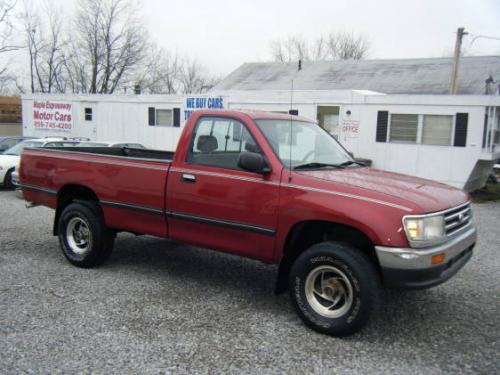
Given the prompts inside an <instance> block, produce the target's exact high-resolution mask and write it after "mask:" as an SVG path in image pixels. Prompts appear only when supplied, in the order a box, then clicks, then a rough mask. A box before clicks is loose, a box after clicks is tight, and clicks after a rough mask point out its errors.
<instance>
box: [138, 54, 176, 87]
mask: <svg viewBox="0 0 500 375" xmlns="http://www.w3.org/2000/svg"><path fill="white" fill-rule="evenodd" d="M143 65H144V66H143V68H142V69H141V71H140V72H139V73H138V75H137V78H136V80H135V82H136V84H137V85H139V86H140V87H141V89H142V90H143V91H144V92H147V93H149V94H175V93H177V91H178V90H179V86H180V82H179V79H180V75H181V69H182V60H181V59H180V58H179V56H178V55H177V54H169V53H168V52H167V51H166V50H164V49H161V48H158V47H157V46H155V45H152V46H151V47H150V50H149V52H148V55H147V57H146V59H145V63H144V64H143Z"/></svg>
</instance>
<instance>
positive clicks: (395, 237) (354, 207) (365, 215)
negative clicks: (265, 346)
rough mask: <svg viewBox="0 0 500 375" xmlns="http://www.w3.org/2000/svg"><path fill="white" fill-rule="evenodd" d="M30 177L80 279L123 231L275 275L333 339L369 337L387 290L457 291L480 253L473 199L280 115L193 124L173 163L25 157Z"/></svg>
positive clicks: (105, 153)
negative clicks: (374, 161) (363, 156)
mask: <svg viewBox="0 0 500 375" xmlns="http://www.w3.org/2000/svg"><path fill="white" fill-rule="evenodd" d="M430 167H431V166H430ZM19 177H20V182H21V187H22V191H23V195H24V198H25V199H26V200H27V201H29V202H32V203H33V204H41V205H45V206H48V207H51V208H53V209H55V210H56V211H55V221H54V235H58V236H59V240H60V245H61V248H62V251H63V253H64V255H65V256H66V258H67V259H68V260H69V261H70V262H71V263H73V264H74V265H76V266H79V267H93V266H97V265H99V264H101V263H102V262H104V261H105V260H106V259H107V258H108V256H109V255H110V253H111V250H112V248H113V241H114V238H115V236H116V233H117V232H120V231H128V232H132V233H136V234H148V235H154V236H159V237H165V238H171V239H174V240H176V241H182V242H185V243H189V244H193V245H196V246H201V247H205V248H210V249H215V250H220V251H225V252H230V253H234V254H238V255H242V256H246V257H251V258H255V259H259V260H261V261H263V262H266V263H276V264H279V271H278V276H277V284H276V291H277V292H281V291H284V290H286V289H287V288H288V290H289V292H290V296H291V300H292V303H293V305H294V306H295V308H296V310H297V312H298V314H299V316H300V317H301V318H302V320H303V321H304V322H305V324H307V325H308V326H310V327H312V328H313V329H315V330H317V331H320V332H323V333H327V334H330V335H335V336H342V335H348V334H351V333H353V332H356V331H358V330H359V329H360V328H361V327H363V325H364V324H365V323H366V322H367V321H368V318H369V316H370V315H371V313H372V312H373V311H374V310H375V308H376V307H377V306H378V305H379V304H380V302H381V298H382V295H383V293H382V290H383V286H385V287H396V288H427V287H431V286H433V285H437V284H439V283H442V282H444V281H445V280H447V279H449V278H450V277H452V276H453V275H454V274H455V273H456V272H457V271H458V270H459V269H460V268H462V266H463V265H464V264H465V263H466V262H467V261H468V260H469V259H470V257H471V256H472V249H473V247H474V244H475V242H476V229H475V226H474V223H473V220H472V211H471V207H470V202H469V198H468V195H467V194H466V193H464V192H462V191H461V190H458V189H455V188H452V187H450V186H447V185H443V184H440V183H437V182H433V181H428V180H423V179H420V178H415V177H410V176H405V175H401V174H396V173H389V172H384V171H381V170H377V169H373V168H368V167H365V166H363V165H359V164H358V163H357V162H356V160H355V159H353V158H352V157H351V155H350V154H349V153H348V152H347V151H346V150H345V149H344V148H343V147H342V146H341V145H340V144H339V143H338V142H337V141H336V140H335V139H334V138H333V137H331V136H330V134H328V133H327V132H326V131H324V130H323V129H322V128H320V127H319V126H318V125H316V124H315V123H313V122H311V121H309V120H307V119H304V118H300V117H296V116H293V117H292V116H290V115H283V114H276V113H258V112H239V111H215V110H212V111H210V110H207V111H198V112H195V113H193V115H192V116H191V117H190V118H189V120H188V122H187V123H186V126H185V128H184V130H183V133H182V135H181V138H180V140H179V144H178V147H177V150H176V152H175V153H172V152H163V151H155V150H139V149H131V148H78V147H74V148H72V147H66V148H51V149H26V150H25V151H24V153H23V155H22V158H21V166H20V174H19Z"/></svg>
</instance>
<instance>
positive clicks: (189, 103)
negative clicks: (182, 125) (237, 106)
mask: <svg viewBox="0 0 500 375" xmlns="http://www.w3.org/2000/svg"><path fill="white" fill-rule="evenodd" d="M197 109H224V98H222V97H220V96H219V97H213V98H212V97H205V98H186V109H185V110H184V120H187V119H188V118H189V116H191V114H192V113H193V112H194V111H195V110H197Z"/></svg>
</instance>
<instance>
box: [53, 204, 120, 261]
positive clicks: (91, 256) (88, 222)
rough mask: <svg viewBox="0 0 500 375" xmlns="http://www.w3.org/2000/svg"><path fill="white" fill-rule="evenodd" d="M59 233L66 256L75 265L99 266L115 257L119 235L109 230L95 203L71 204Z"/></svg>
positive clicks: (63, 216) (62, 215)
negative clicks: (112, 255)
mask: <svg viewBox="0 0 500 375" xmlns="http://www.w3.org/2000/svg"><path fill="white" fill-rule="evenodd" d="M58 232H59V243H60V245H61V249H62V251H63V254H64V256H65V257H66V259H68V261H70V262H71V263H72V264H74V265H75V266H78V267H83V268H90V267H95V266H98V265H100V264H102V263H104V262H105V261H106V260H107V259H108V258H109V256H110V255H111V251H112V249H113V244H114V239H115V234H114V232H112V231H111V230H109V229H108V228H107V227H106V225H105V224H104V220H103V218H102V214H101V211H100V209H99V207H98V206H97V205H96V204H94V203H90V202H89V203H86V202H85V203H71V204H69V205H68V206H67V207H66V208H64V210H63V212H62V213H61V216H60V218H59V222H58Z"/></svg>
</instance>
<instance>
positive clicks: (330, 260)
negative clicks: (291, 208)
mask: <svg viewBox="0 0 500 375" xmlns="http://www.w3.org/2000/svg"><path fill="white" fill-rule="evenodd" d="M289 287H290V288H289V290H290V296H291V299H292V303H293V305H294V306H295V308H296V310H297V312H298V315H299V316H300V317H301V318H302V320H303V321H304V323H305V324H306V325H307V326H309V327H311V328H313V329H314V330H316V331H318V332H321V333H326V334H329V335H332V336H347V335H350V334H353V333H355V332H357V331H359V330H360V329H361V328H363V326H364V325H365V324H366V323H367V322H368V320H369V318H370V315H371V314H372V313H373V311H374V310H377V309H378V306H379V304H380V303H381V299H382V287H381V282H380V277H379V275H378V273H377V271H376V269H375V267H374V265H373V264H372V263H371V262H370V260H369V259H368V258H367V257H365V255H364V254H362V253H361V252H360V251H359V250H357V249H356V248H353V247H351V246H348V245H346V244H342V243H336V242H322V243H319V244H316V245H313V246H312V247H310V248H309V249H308V250H306V251H305V252H304V253H303V254H301V255H300V256H299V257H298V258H297V260H296V261H295V263H294V265H293V267H292V269H291V271H290V275H289Z"/></svg>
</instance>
